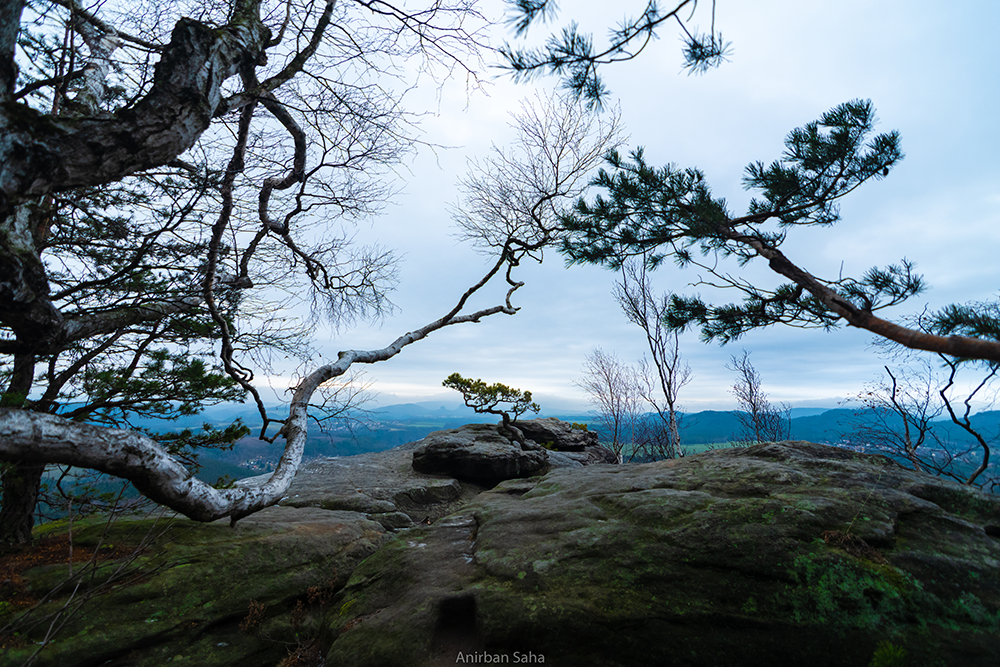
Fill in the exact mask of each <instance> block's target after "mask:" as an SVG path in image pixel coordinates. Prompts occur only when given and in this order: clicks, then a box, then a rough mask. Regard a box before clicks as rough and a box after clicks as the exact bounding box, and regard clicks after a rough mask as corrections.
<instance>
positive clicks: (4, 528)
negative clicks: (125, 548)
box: [0, 354, 45, 548]
mask: <svg viewBox="0 0 1000 667" xmlns="http://www.w3.org/2000/svg"><path fill="white" fill-rule="evenodd" d="M34 374H35V357H34V355H32V354H18V355H15V356H14V370H13V372H12V373H11V378H10V385H9V386H8V387H7V391H5V392H4V394H3V397H2V399H0V405H2V406H3V407H11V408H20V407H23V406H24V402H25V400H27V398H28V394H29V393H30V392H31V383H32V381H33V380H34ZM0 465H2V466H3V473H2V474H0V488H2V489H3V496H2V497H0V548H5V547H11V546H15V545H22V544H28V543H29V542H31V529H32V528H33V527H34V525H35V505H36V504H37V503H38V490H39V488H40V487H41V483H42V473H43V472H44V471H45V464H44V463H24V462H21V461H18V460H16V459H15V460H13V461H7V462H3V463H0Z"/></svg>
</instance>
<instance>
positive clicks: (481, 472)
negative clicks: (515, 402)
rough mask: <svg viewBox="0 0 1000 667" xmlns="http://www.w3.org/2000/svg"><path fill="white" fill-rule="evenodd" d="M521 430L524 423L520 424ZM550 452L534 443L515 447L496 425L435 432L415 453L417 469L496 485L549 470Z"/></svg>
mask: <svg viewBox="0 0 1000 667" xmlns="http://www.w3.org/2000/svg"><path fill="white" fill-rule="evenodd" d="M517 425H518V426H520V422H518V423H517ZM548 468H549V462H548V454H547V452H546V451H545V450H544V449H543V448H541V447H539V446H538V445H536V444H534V443H529V444H528V445H527V446H525V445H519V444H517V443H512V442H511V441H510V439H509V438H507V437H505V436H503V435H500V433H499V431H498V427H497V425H495V424H468V425H466V426H462V427H461V428H456V429H450V430H447V431H435V432H434V433H431V434H430V435H428V436H427V437H425V438H424V439H423V440H421V441H420V445H419V446H418V447H417V448H416V449H415V450H414V451H413V469H414V470H416V471H418V472H422V473H436V474H444V475H448V476H451V477H455V478H457V479H460V480H473V481H475V482H478V483H481V484H486V485H493V484H496V483H498V482H501V481H503V480H506V479H512V478H516V477H528V476H529V475H535V474H539V473H541V472H544V471H546V470H548Z"/></svg>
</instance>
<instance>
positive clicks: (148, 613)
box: [0, 507, 387, 667]
mask: <svg viewBox="0 0 1000 667" xmlns="http://www.w3.org/2000/svg"><path fill="white" fill-rule="evenodd" d="M65 530H66V526H65V524H54V525H48V526H43V527H40V530H39V532H40V533H46V534H50V535H51V534H58V533H59V532H60V531H65ZM105 530H106V522H104V521H101V522H96V523H95V522H89V524H83V525H81V524H79V523H77V524H75V525H74V528H73V540H74V544H75V545H79V546H80V547H86V546H91V547H92V546H94V545H96V544H97V543H98V542H100V541H102V536H103V541H104V542H112V543H115V544H118V545H138V544H139V543H140V542H141V541H142V539H143V537H144V536H147V535H148V536H155V537H154V539H153V540H152V543H151V545H150V546H149V547H148V548H147V549H146V550H145V551H144V552H142V553H141V554H139V555H138V556H137V557H136V558H135V559H134V562H133V563H132V564H131V565H130V566H129V572H128V576H125V577H123V578H121V579H120V583H118V584H116V585H114V586H112V587H111V588H110V590H104V591H103V592H101V594H100V595H97V596H94V597H92V598H90V599H85V596H84V595H82V593H83V591H82V590H80V589H78V590H77V593H76V598H75V601H74V599H71V597H70V595H69V594H70V593H71V592H72V587H68V586H65V585H63V581H65V577H66V575H67V573H68V572H67V567H66V566H51V565H49V566H44V567H40V568H35V569H33V570H27V571H25V572H24V573H23V577H24V579H25V580H26V582H27V584H28V586H29V588H30V590H32V591H33V592H35V594H36V595H37V594H39V593H42V592H43V591H46V589H49V590H53V589H55V590H57V592H56V595H55V598H54V599H53V600H52V601H51V602H47V603H45V604H43V605H41V606H40V607H38V608H37V609H36V610H35V612H34V614H35V618H43V617H44V616H45V615H47V614H51V613H54V612H56V611H58V610H60V609H62V608H63V607H64V606H65V607H66V609H67V610H72V613H65V612H64V613H63V615H62V616H61V619H60V622H63V621H65V625H64V626H63V627H62V628H61V629H60V630H59V632H58V633H57V635H56V636H55V639H54V641H52V642H51V643H50V644H49V645H47V646H46V647H45V648H44V650H42V651H41V652H40V653H39V655H38V658H37V659H36V661H35V662H34V663H33V664H34V665H38V666H40V667H41V666H47V665H52V666H59V667H68V666H74V667H75V666H81V667H82V666H89V665H95V666H96V665H130V666H133V665H134V666H137V667H138V666H145V665H149V666H151V667H152V666H157V667H159V666H160V665H163V664H167V663H169V664H171V665H191V666H192V667H193V666H195V665H197V666H199V667H201V666H206V665H241V666H246V665H276V664H277V663H278V662H279V661H281V660H282V659H283V658H284V657H286V656H287V655H288V653H289V650H290V649H292V648H294V647H296V646H297V645H299V644H300V643H302V642H303V641H306V640H307V638H306V637H305V636H304V633H306V632H307V631H308V625H309V623H310V622H313V623H315V620H316V618H318V617H320V616H322V614H323V613H325V612H326V611H327V607H328V604H329V600H330V598H331V597H332V595H333V593H334V592H336V591H337V590H339V589H340V588H341V587H342V586H343V585H344V584H345V583H346V581H347V579H348V577H349V576H350V574H351V572H352V571H353V569H354V567H355V566H356V565H357V564H358V563H359V562H360V561H361V560H363V559H364V558H365V557H367V556H369V555H371V554H373V553H374V552H375V551H376V550H377V549H378V548H379V547H380V546H381V545H382V544H383V543H384V542H385V540H386V539H387V533H386V531H385V529H384V528H383V527H382V526H380V525H379V524H377V523H375V522H372V521H370V520H368V519H367V518H365V517H364V516H363V515H361V514H357V513H353V512H331V511H324V510H320V509H315V508H303V509H296V508H286V507H274V508H270V509H267V510H264V511H262V512H260V513H258V514H256V515H254V516H253V517H251V518H248V519H245V520H243V521H241V522H240V523H239V524H238V525H237V526H236V527H235V528H230V527H229V525H228V523H226V522H216V523H212V524H199V523H195V522H192V521H188V520H186V519H179V518H171V519H166V520H164V519H160V520H153V519H146V520H126V519H120V520H118V521H117V522H115V523H114V524H113V525H112V526H111V528H110V530H107V532H106V533H105ZM115 567H117V565H115V564H114V563H108V564H106V565H104V566H102V568H101V569H100V571H99V573H98V578H97V580H96V581H95V582H94V584H92V585H91V587H94V586H95V585H97V584H100V583H102V578H105V579H106V577H107V576H108V575H109V573H110V572H111V571H112V570H113V569H114V568H115ZM67 602H69V605H68V606H67ZM77 602H82V604H79V605H78V604H77ZM300 603H301V604H300ZM297 605H298V606H299V607H300V610H303V611H305V612H306V614H305V616H303V615H302V613H301V612H300V613H299V616H300V618H298V619H295V620H294V621H293V618H292V612H293V610H294V609H295V607H296V606H297ZM255 606H256V607H257V608H258V612H259V613H258V618H257V619H256V620H257V621H258V622H257V623H256V624H253V625H255V626H256V627H253V628H247V619H248V615H250V612H251V610H252V609H253V608H254V607H255ZM310 616H311V617H314V618H313V619H312V621H310V618H309V617H310ZM12 618H13V615H12V614H8V615H7V616H6V617H0V626H2V625H5V624H6V623H7V622H9V621H11V620H12ZM241 624H243V625H244V630H241V628H240V626H241ZM48 626H49V623H48V622H47V621H46V622H43V623H40V624H38V625H36V626H35V627H34V628H30V629H25V628H22V629H21V635H20V637H21V640H22V643H27V646H26V647H24V648H16V647H10V648H5V649H4V652H3V655H2V657H0V665H20V664H21V663H22V662H24V660H25V659H27V658H28V656H30V655H31V654H32V653H34V651H35V649H36V648H37V646H36V645H35V642H38V641H40V640H41V639H42V637H43V636H44V633H45V631H46V629H47V627H48Z"/></svg>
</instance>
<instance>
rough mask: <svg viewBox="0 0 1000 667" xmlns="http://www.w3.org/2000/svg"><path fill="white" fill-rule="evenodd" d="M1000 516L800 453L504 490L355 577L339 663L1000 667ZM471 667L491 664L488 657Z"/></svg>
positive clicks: (915, 481) (897, 479) (868, 470)
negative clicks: (900, 659) (884, 655)
mask: <svg viewBox="0 0 1000 667" xmlns="http://www.w3.org/2000/svg"><path fill="white" fill-rule="evenodd" d="M998 568H1000V499H998V498H997V497H996V496H990V495H986V494H984V493H980V492H976V491H972V490H969V489H966V488H963V487H961V486H960V485H957V484H954V483H951V482H947V481H943V480H941V479H939V478H934V477H930V476H927V475H923V474H918V473H915V472H912V471H909V470H907V469H904V468H902V467H900V466H898V465H896V464H893V463H892V462H891V461H888V460H887V459H885V458H883V457H876V456H866V455H860V454H856V453H853V452H850V451H847V450H844V449H838V448H834V447H826V446H822V445H814V444H811V443H804V442H787V443H776V444H764V445H757V446H754V447H750V448H746V449H730V450H716V451H712V452H707V453H705V454H700V455H697V456H689V457H686V458H683V459H678V460H673V461H663V462H658V463H651V464H644V465H628V466H587V467H579V468H571V469H562V470H555V471H553V472H551V473H549V474H548V475H546V476H544V477H540V478H530V479H518V480H512V481H509V482H504V483H501V484H499V485H498V486H496V487H495V488H494V489H493V490H492V491H488V492H485V493H483V494H481V495H480V496H478V497H477V499H476V500H475V501H473V502H472V503H471V504H470V505H468V506H466V507H464V508H462V509H461V510H460V512H458V513H456V514H455V515H453V516H451V517H448V518H446V519H444V520H442V521H441V522H438V523H436V524H434V525H431V526H426V527H419V528H415V529H413V530H410V531H407V532H406V533H404V534H401V535H400V536H398V537H397V538H396V539H394V540H393V541H392V542H390V543H388V544H387V545H386V546H385V547H383V548H382V549H381V550H380V551H379V552H378V553H376V554H375V555H374V556H372V557H371V558H369V559H368V560H366V561H365V562H364V563H362V564H361V565H360V566H359V567H358V569H357V570H356V571H355V573H354V575H353V576H352V578H351V580H350V581H349V583H348V585H347V587H346V588H345V589H344V591H343V592H342V593H341V597H340V598H339V599H338V600H337V603H338V604H340V605H342V608H347V609H348V612H347V613H345V614H342V615H341V616H339V617H338V618H336V619H334V621H333V623H334V625H333V630H334V631H335V633H338V635H337V639H336V640H335V641H334V643H333V646H332V648H331V650H330V652H329V654H328V656H327V664H350V665H353V666H355V667H365V666H372V667H374V666H376V665H377V666H378V667H392V666H394V665H407V666H411V665H412V666H420V665H424V666H428V665H444V664H451V665H453V664H456V660H457V658H458V655H459V653H461V655H462V656H464V659H463V660H462V662H484V659H482V656H484V655H490V656H500V657H503V656H506V662H507V663H510V664H513V663H514V662H515V659H516V660H517V661H518V662H525V663H526V662H527V658H528V656H529V654H530V655H532V656H534V657H535V662H536V663H537V662H538V656H544V661H545V662H544V664H554V665H582V666H587V665H595V666H597V665H601V666H602V667H603V666H611V667H614V666H616V665H620V666H623V667H624V666H631V665H640V664H648V665H655V664H670V665H690V666H696V665H697V666H701V665H705V666H708V665H712V666H715V665H751V666H752V665H761V666H765V665H766V666H772V665H845V666H848V665H851V666H854V665H868V664H869V663H870V661H871V659H872V656H873V654H874V651H875V647H876V645H877V644H878V643H879V642H880V641H883V640H888V641H891V642H893V643H894V644H895V645H896V646H899V647H902V648H903V649H905V650H906V651H907V652H908V656H909V664H912V665H932V664H938V665H956V666H963V667H964V666H966V665H969V666H976V665H982V666H984V667H985V666H987V665H988V666H990V667H992V666H993V665H997V664H1000V577H998V576H997V572H998ZM476 656H479V658H480V659H478V660H476V659H475V658H476Z"/></svg>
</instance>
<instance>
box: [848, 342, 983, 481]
mask: <svg viewBox="0 0 1000 667" xmlns="http://www.w3.org/2000/svg"><path fill="white" fill-rule="evenodd" d="M940 358H941V361H942V365H943V368H944V369H945V374H944V375H943V376H942V373H941V371H940V370H939V369H938V368H937V367H936V366H935V365H934V364H933V363H931V361H930V360H929V359H926V358H918V359H917V360H915V362H912V363H909V364H907V363H906V362H904V363H903V364H901V365H900V366H899V367H898V368H897V369H896V370H895V372H893V371H892V370H890V368H889V366H885V367H884V368H885V375H884V376H883V377H881V378H879V379H878V380H876V381H875V382H872V383H871V384H869V385H868V386H867V387H866V388H865V390H864V391H862V392H861V393H859V394H858V396H857V400H858V401H859V402H860V404H861V409H859V410H858V411H857V412H855V414H854V416H853V419H852V422H851V423H850V426H851V431H850V432H848V433H845V434H844V441H845V442H846V444H848V445H850V446H854V447H857V448H859V449H861V450H863V451H875V452H879V453H881V454H885V455H887V456H890V457H892V458H894V459H896V460H899V461H901V462H904V463H906V464H908V465H910V466H911V467H912V468H913V469H914V470H918V471H923V472H930V473H932V474H935V475H941V476H944V477H950V478H951V479H954V480H956V481H958V482H961V483H963V484H968V485H974V486H979V487H983V488H990V489H992V488H994V487H996V486H997V484H998V480H997V475H996V474H995V471H994V474H991V473H990V470H991V467H990V459H991V454H992V446H993V444H994V443H995V442H996V440H997V437H998V436H997V434H996V433H993V434H990V433H987V432H986V430H985V428H984V427H982V426H981V425H977V424H975V423H973V420H972V406H973V402H979V401H986V402H987V403H989V404H991V403H992V402H993V401H994V400H995V393H996V388H995V380H996V376H997V373H998V370H1000V369H997V368H996V367H995V366H993V365H989V366H987V367H986V368H985V371H984V372H983V373H982V374H981V375H979V376H978V377H977V378H976V379H975V380H973V381H972V383H971V384H969V385H967V388H966V389H964V390H963V389H960V385H959V381H958V377H959V374H960V373H961V371H962V368H961V365H960V364H958V363H956V362H955V361H954V360H951V359H949V358H946V357H940ZM944 414H947V416H948V417H949V418H950V419H942V418H941V417H942V415H944ZM949 426H957V427H958V428H960V429H961V431H963V432H964V433H965V436H966V438H965V439H963V438H960V437H956V434H955V433H953V431H952V430H950V429H949V428H948V427H949Z"/></svg>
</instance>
